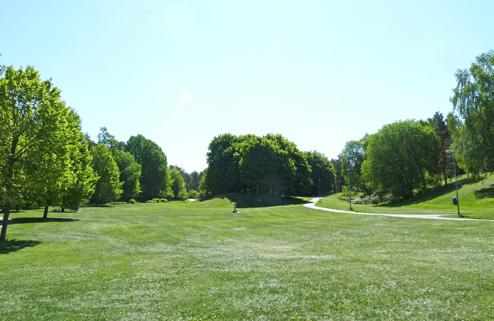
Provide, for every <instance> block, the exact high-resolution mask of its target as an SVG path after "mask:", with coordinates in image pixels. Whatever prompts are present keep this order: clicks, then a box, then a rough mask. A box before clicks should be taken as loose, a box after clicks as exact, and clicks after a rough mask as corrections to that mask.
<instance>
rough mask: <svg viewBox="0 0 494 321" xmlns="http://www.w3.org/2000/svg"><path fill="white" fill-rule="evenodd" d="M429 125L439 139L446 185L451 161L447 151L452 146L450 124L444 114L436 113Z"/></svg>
mask: <svg viewBox="0 0 494 321" xmlns="http://www.w3.org/2000/svg"><path fill="white" fill-rule="evenodd" d="M428 123H429V124H430V125H431V126H432V128H433V129H434V132H435V133H436V135H437V137H438V139H439V164H438V166H439V169H440V171H441V173H442V174H443V179H444V184H445V185H446V184H447V183H448V172H447V170H448V165H449V163H450V160H449V158H448V154H447V152H446V150H448V149H449V148H450V145H451V135H450V133H449V130H448V124H447V122H446V121H445V119H444V116H443V114H441V113H439V112H436V113H435V114H434V116H433V117H432V118H430V119H428Z"/></svg>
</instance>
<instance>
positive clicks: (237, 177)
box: [200, 134, 334, 196]
mask: <svg viewBox="0 0 494 321" xmlns="http://www.w3.org/2000/svg"><path fill="white" fill-rule="evenodd" d="M207 163H208V167H207V169H206V170H205V172H204V173H203V175H202V179H201V186H200V188H201V193H202V194H203V195H204V196H210V195H216V194H222V193H238V192H243V193H270V194H275V195H307V194H316V193H319V192H321V193H329V192H331V191H333V190H334V168H333V165H332V164H331V162H330V161H329V160H328V159H327V158H326V157H325V156H324V155H322V154H320V153H317V152H302V151H300V150H299V149H298V148H297V146H296V145H295V144H294V143H292V142H290V141H289V140H287V139H286V138H284V137H283V136H281V135H274V134H268V135H265V136H262V137H259V136H256V135H242V136H235V135H232V134H223V135H220V136H217V137H215V138H214V139H213V140H212V141H211V143H210V144H209V149H208V154H207Z"/></svg>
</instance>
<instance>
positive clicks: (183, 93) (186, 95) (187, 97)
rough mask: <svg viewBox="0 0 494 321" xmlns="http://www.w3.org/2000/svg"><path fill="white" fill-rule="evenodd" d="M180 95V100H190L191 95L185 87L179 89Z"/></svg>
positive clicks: (188, 101)
mask: <svg viewBox="0 0 494 321" xmlns="http://www.w3.org/2000/svg"><path fill="white" fill-rule="evenodd" d="M180 97H181V98H182V100H183V101H184V102H186V103H190V102H192V96H191V95H190V94H189V92H188V91H187V90H185V89H182V90H180Z"/></svg>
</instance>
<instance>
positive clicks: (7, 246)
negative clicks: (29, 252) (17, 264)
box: [0, 240, 41, 255]
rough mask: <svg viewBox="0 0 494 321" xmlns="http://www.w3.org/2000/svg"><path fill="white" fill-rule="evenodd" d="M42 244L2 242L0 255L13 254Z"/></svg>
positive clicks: (37, 242)
mask: <svg viewBox="0 0 494 321" xmlns="http://www.w3.org/2000/svg"><path fill="white" fill-rule="evenodd" d="M40 243H41V242H39V241H33V240H10V241H2V242H0V255H1V254H9V253H11V252H16V251H19V250H22V249H23V248H26V247H33V246H36V245H38V244H40Z"/></svg>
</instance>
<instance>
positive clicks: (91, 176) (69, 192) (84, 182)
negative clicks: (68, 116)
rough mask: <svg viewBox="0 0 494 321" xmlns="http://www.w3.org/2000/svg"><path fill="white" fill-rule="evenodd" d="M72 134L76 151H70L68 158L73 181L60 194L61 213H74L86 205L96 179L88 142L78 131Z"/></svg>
mask: <svg viewBox="0 0 494 321" xmlns="http://www.w3.org/2000/svg"><path fill="white" fill-rule="evenodd" d="M73 134H74V136H75V137H74V142H75V143H76V146H77V148H76V149H72V151H71V152H72V155H71V156H70V159H71V161H72V167H71V168H72V172H73V175H74V180H73V181H72V184H70V185H69V186H68V187H67V188H66V189H65V190H64V191H63V192H62V195H61V202H60V206H61V208H62V211H64V210H65V208H68V209H70V210H74V211H76V210H78V209H79V208H80V207H81V205H84V204H86V203H88V202H89V199H90V198H91V196H92V195H93V193H94V188H95V184H96V181H97V179H98V177H97V176H96V174H95V173H94V171H93V167H92V161H93V158H92V156H91V153H90V152H89V148H88V147H89V141H88V140H87V138H86V137H85V135H83V134H82V132H80V131H79V132H77V131H74V132H73Z"/></svg>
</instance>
